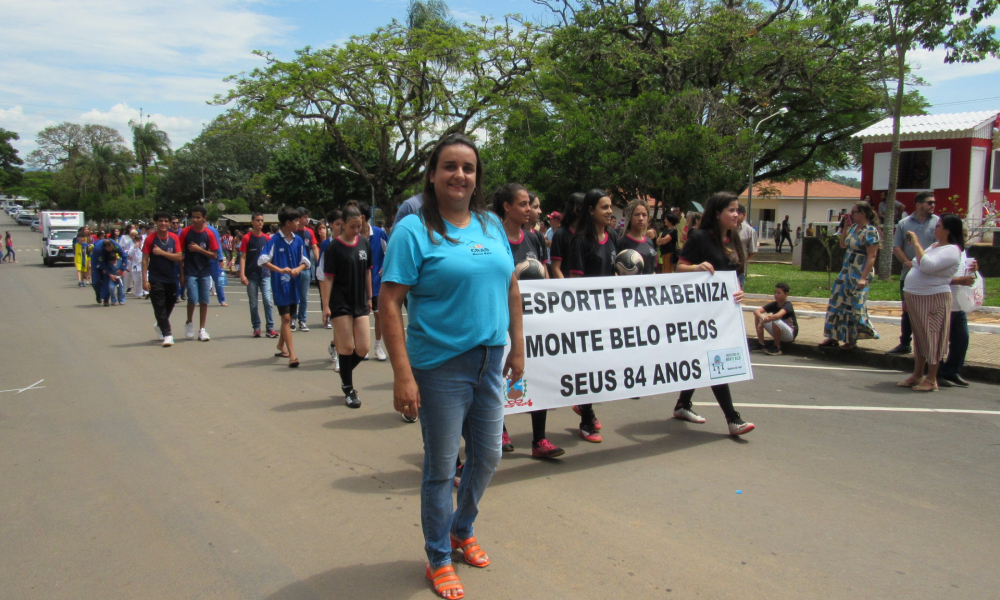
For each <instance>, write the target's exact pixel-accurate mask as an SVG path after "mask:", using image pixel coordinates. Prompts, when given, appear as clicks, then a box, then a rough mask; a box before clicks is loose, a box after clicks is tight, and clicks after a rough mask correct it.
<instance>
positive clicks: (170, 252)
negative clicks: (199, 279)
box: [142, 211, 184, 346]
mask: <svg viewBox="0 0 1000 600" xmlns="http://www.w3.org/2000/svg"><path fill="white" fill-rule="evenodd" d="M153 220H154V221H155V222H156V231H155V232H153V233H151V234H149V235H147V236H146V241H145V242H143V244H142V289H143V290H145V291H146V292H147V293H148V294H149V301H150V304H152V305H153V315H154V316H155V317H156V326H155V329H156V336H157V337H158V338H159V339H161V340H163V345H164V346H173V345H174V336H173V331H171V329H170V313H171V312H173V310H174V305H175V304H176V303H177V280H176V276H175V275H174V265H177V264H179V263H180V262H181V261H182V260H184V255H183V253H182V252H181V241H180V238H178V237H177V236H176V235H175V234H174V233H173V232H172V231H170V213H166V212H162V211H161V212H158V213H156V214H154V215H153Z"/></svg>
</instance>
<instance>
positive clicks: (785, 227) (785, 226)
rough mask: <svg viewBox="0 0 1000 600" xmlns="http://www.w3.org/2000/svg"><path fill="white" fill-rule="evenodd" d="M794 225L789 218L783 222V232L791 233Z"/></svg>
mask: <svg viewBox="0 0 1000 600" xmlns="http://www.w3.org/2000/svg"><path fill="white" fill-rule="evenodd" d="M791 232H792V226H791V225H790V224H789V223H788V219H785V220H784V221H782V222H781V233H791Z"/></svg>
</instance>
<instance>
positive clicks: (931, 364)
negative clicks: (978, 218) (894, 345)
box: [896, 214, 965, 392]
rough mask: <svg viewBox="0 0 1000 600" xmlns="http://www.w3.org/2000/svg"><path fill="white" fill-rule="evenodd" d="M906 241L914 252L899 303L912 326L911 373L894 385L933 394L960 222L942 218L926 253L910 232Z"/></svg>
mask: <svg viewBox="0 0 1000 600" xmlns="http://www.w3.org/2000/svg"><path fill="white" fill-rule="evenodd" d="M907 238H908V241H909V242H910V243H911V244H913V248H914V251H915V253H916V255H915V256H914V258H913V269H912V270H911V271H910V273H909V274H908V275H907V276H906V281H905V283H904V284H903V302H905V303H906V312H907V313H909V314H910V321H911V323H912V325H913V356H914V361H913V374H912V375H910V376H909V377H907V378H906V380H905V381H901V382H899V383H897V384H896V385H898V386H900V387H908V388H912V389H913V390H914V391H917V392H936V391H937V389H938V384H937V372H938V366H939V365H940V364H941V361H942V360H944V358H945V356H946V355H947V353H948V325H949V322H950V320H951V302H952V298H951V278H952V277H954V275H955V270H956V269H957V268H958V264H959V261H960V260H961V257H962V252H963V251H964V250H965V241H964V238H963V236H962V220H961V219H960V218H958V217H956V216H955V215H950V214H949V215H943V216H942V217H941V219H940V220H939V221H938V224H937V227H935V228H934V239H936V240H937V241H936V242H934V243H933V244H931V246H930V248H927V249H926V250H925V249H924V248H922V247H921V246H920V241H919V240H918V239H917V236H916V234H915V233H914V232H912V231H911V232H908V233H907ZM925 366H926V367H927V376H926V377H924V367H925Z"/></svg>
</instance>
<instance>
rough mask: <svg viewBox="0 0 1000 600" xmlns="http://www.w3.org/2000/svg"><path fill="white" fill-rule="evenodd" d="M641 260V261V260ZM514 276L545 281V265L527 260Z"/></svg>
mask: <svg viewBox="0 0 1000 600" xmlns="http://www.w3.org/2000/svg"><path fill="white" fill-rule="evenodd" d="M640 260H641V259H640ZM514 275H516V276H517V278H518V279H519V280H520V279H545V265H543V264H542V263H540V262H538V261H537V260H535V259H534V258H528V259H525V260H523V261H521V262H519V263H517V265H516V266H515V267H514Z"/></svg>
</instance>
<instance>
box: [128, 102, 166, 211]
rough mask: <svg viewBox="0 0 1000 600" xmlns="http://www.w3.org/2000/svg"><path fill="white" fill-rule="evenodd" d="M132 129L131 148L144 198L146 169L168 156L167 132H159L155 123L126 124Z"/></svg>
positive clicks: (133, 122)
mask: <svg viewBox="0 0 1000 600" xmlns="http://www.w3.org/2000/svg"><path fill="white" fill-rule="evenodd" d="M128 125H129V127H131V128H132V148H133V149H135V158H136V161H137V162H138V163H139V168H141V169H142V195H143V197H145V196H146V168H147V167H148V166H149V163H150V162H152V161H155V160H156V158H165V157H167V156H170V154H171V150H170V137H169V136H168V135H167V132H165V131H160V129H159V128H158V127H157V126H156V123H153V122H152V121H150V122H148V123H142V122H139V123H136V122H135V121H129V122H128Z"/></svg>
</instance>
